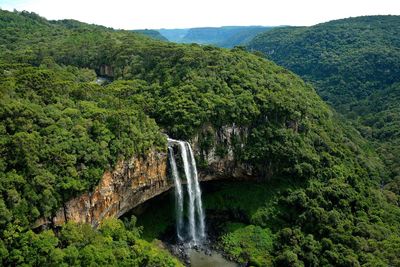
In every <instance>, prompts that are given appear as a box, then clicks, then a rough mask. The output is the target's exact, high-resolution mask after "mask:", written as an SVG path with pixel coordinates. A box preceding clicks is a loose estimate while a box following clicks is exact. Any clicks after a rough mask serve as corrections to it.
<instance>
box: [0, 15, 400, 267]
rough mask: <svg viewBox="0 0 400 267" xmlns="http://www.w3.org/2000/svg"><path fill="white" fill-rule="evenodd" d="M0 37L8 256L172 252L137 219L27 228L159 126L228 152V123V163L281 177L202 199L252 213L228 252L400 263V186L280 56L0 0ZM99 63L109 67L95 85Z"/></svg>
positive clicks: (155, 261)
mask: <svg viewBox="0 0 400 267" xmlns="http://www.w3.org/2000/svg"><path fill="white" fill-rule="evenodd" d="M395 38H396V37H393V39H395ZM0 46H1V47H0V48H1V49H0V94H1V98H0V118H1V124H0V144H1V146H0V155H1V157H0V240H1V242H0V257H1V259H2V261H3V262H2V263H3V265H11V264H13V265H24V264H25V265H45V266H60V265H61V266H62V265H63V264H64V265H75V266H79V265H85V266H97V265H118V264H119V265H124V266H146V265H147V266H174V265H177V264H178V263H177V262H176V261H175V260H174V259H171V258H170V257H169V256H168V255H167V254H165V252H160V250H158V249H156V248H155V247H154V245H151V244H149V243H147V242H145V241H143V240H141V239H140V238H139V236H140V232H141V229H138V228H136V227H135V226H134V225H135V222H134V221H131V222H130V223H128V224H127V225H129V227H128V226H125V225H123V224H122V223H121V222H120V221H115V220H113V219H111V220H110V221H109V220H106V221H104V222H103V224H102V226H101V227H100V228H99V229H98V230H94V229H92V228H91V227H90V226H88V225H75V224H72V223H70V224H67V225H65V226H64V227H63V228H62V229H61V230H60V232H59V233H57V234H55V233H54V232H52V231H50V230H48V231H43V232H41V233H38V234H36V233H34V232H32V231H31V230H29V229H30V226H31V225H33V224H34V222H35V221H36V220H37V219H38V218H41V217H52V216H53V215H54V213H55V212H56V211H57V210H58V208H59V207H60V206H61V205H62V204H63V203H64V202H65V201H67V200H68V199H69V198H71V197H73V196H75V195H76V194H79V193H81V192H84V191H88V190H90V189H91V188H93V187H94V186H95V185H96V184H97V182H98V181H99V179H100V178H101V175H102V174H103V172H104V171H105V170H107V169H110V168H113V167H114V165H115V164H116V162H117V161H118V159H120V158H123V157H130V156H132V155H135V154H136V155H140V154H145V153H146V152H147V151H148V150H149V149H159V150H162V149H165V136H164V135H163V134H162V132H165V133H168V134H169V135H170V136H172V137H174V138H182V139H187V140H188V139H191V138H196V137H198V141H199V144H200V147H201V149H203V150H211V149H212V148H213V147H216V148H218V149H217V151H216V152H217V154H218V155H219V156H226V155H228V152H229V150H228V148H227V144H221V143H218V142H213V141H210V136H214V135H215V134H217V135H218V134H220V133H221V129H225V128H226V127H227V126H235V127H236V129H241V130H242V132H241V133H239V134H238V135H235V138H237V139H235V140H231V141H232V143H233V144H234V155H233V157H234V160H235V164H236V165H245V166H248V167H249V168H251V170H252V171H253V173H254V174H256V175H257V176H258V177H259V178H260V180H262V181H263V182H264V183H266V185H271V186H272V185H273V183H270V184H268V182H271V180H272V179H273V178H274V177H276V178H277V177H287V178H285V179H287V180H288V181H290V182H288V185H285V184H282V188H281V187H279V186H277V187H276V188H275V189H274V190H270V191H269V190H265V188H261V189H260V188H258V189H256V190H254V192H253V195H252V194H251V190H247V189H245V188H243V189H241V190H238V189H235V190H232V192H236V194H237V196H235V197H232V198H230V199H231V201H230V200H229V198H228V200H227V201H226V199H225V198H221V196H214V199H215V200H213V201H211V202H209V201H208V202H207V201H206V206H207V207H209V208H212V207H214V208H215V209H224V206H225V205H226V206H227V209H228V210H229V209H230V205H231V206H233V207H235V208H236V209H237V210H239V211H244V213H245V214H246V215H247V218H246V220H247V221H246V222H245V223H246V224H249V225H250V224H251V226H243V227H242V226H241V225H236V226H238V227H237V228H236V229H231V230H232V231H231V232H229V233H227V234H226V236H225V238H224V239H222V240H223V242H225V244H226V246H225V247H226V249H227V250H228V253H229V251H232V255H235V257H237V258H238V259H240V260H243V261H244V260H251V262H252V263H253V264H256V265H261V266H262V265H264V264H265V265H268V264H270V263H271V261H273V263H274V264H276V265H279V264H282V265H292V266H295V265H298V266H301V265H337V266H340V265H342V266H349V265H357V264H365V265H367V266H368V265H370V266H372V265H374V264H375V265H384V264H387V265H396V264H398V255H399V253H398V247H399V245H398V242H399V239H398V238H397V236H398V235H399V228H400V227H399V223H398V220H396V218H398V216H399V208H398V206H396V205H397V201H398V199H397V198H396V195H393V193H392V194H391V192H390V191H388V189H392V188H398V184H396V183H393V184H391V185H390V186H389V185H388V187H386V188H385V189H378V187H377V185H378V184H379V183H380V182H381V180H382V179H384V178H385V176H384V172H383V171H382V164H381V162H380V161H379V159H377V157H376V155H375V154H374V152H373V151H372V150H371V149H370V147H369V146H368V144H367V143H365V141H364V140H363V138H362V137H361V136H360V135H359V134H358V133H357V131H355V130H354V128H352V127H351V126H349V125H348V124H346V123H344V122H342V121H341V118H339V117H338V116H337V115H335V113H334V112H333V111H332V110H330V109H329V107H328V106H327V105H326V104H325V103H324V102H323V101H322V100H321V99H320V98H319V97H318V96H317V94H316V93H315V91H314V89H313V88H312V87H311V86H309V85H307V84H306V83H304V82H303V81H302V80H301V79H299V78H298V77H297V76H296V75H294V74H292V73H290V72H289V71H287V70H285V69H283V68H281V67H278V66H277V65H275V64H274V63H271V62H269V61H267V60H265V59H262V58H260V57H258V56H255V55H252V54H250V53H247V52H246V51H244V50H243V49H242V48H240V47H238V48H235V49H232V50H225V49H218V48H215V47H211V46H199V45H177V44H172V43H167V42H159V41H156V40H152V39H150V38H147V37H144V36H142V35H140V34H135V33H132V32H128V31H115V30H112V29H107V28H104V27H99V26H94V25H87V24H84V23H80V22H77V21H72V20H64V21H47V20H45V19H43V18H41V17H39V16H38V15H36V14H33V13H28V12H21V13H19V12H13V13H12V12H7V11H0ZM389 53H391V52H390V51H389ZM373 58H375V57H373ZM396 64H397V63H396V62H395V61H394V62H391V63H390V66H397V65H396ZM395 69H397V68H395ZM94 72H96V73H97V74H102V75H107V76H109V78H110V82H109V83H108V84H107V85H104V86H100V85H98V84H96V83H95V82H94V81H93V80H94V78H95V75H94ZM389 76H390V75H389ZM390 77H392V76H390ZM395 77H398V76H397V75H394V76H393V77H392V78H393V79H395ZM384 82H385V81H381V80H379V81H378V82H377V83H378V84H380V83H384ZM391 118H392V119H394V120H395V118H396V117H395V114H394V115H389V114H388V116H387V120H390V119H391ZM371 122H372V123H374V124H375V122H374V121H373V119H372V120H371ZM378 124H379V125H381V122H378ZM224 127H225V128H224ZM392 127H393V128H390V129H388V130H385V133H386V132H389V133H390V134H387V135H386V137H387V138H391V137H392V136H396V132H395V131H394V130H395V129H396V128H395V126H392ZM232 128H233V127H232ZM378 128H379V127H378ZM368 131H369V129H366V132H368ZM374 134H377V133H374ZM378 134H379V135H380V134H381V133H378ZM201 155H202V156H203V157H202V159H201V162H202V164H201V166H207V159H206V158H205V157H204V151H202V152H201ZM201 155H200V157H201ZM393 190H394V189H393ZM232 192H229V190H227V194H228V195H229V193H232ZM268 193H271V194H272V196H269V195H268ZM252 198H253V199H252ZM247 204H248V205H249V206H246V205H247ZM166 223H167V222H166ZM166 223H165V224H166ZM163 228H164V229H165V227H164V226H163ZM272 236H275V238H274V239H272ZM271 240H274V241H273V244H272V248H271V243H272V241H271ZM236 241H238V242H239V244H242V245H243V246H241V247H240V248H239V247H237V246H236V244H235V242H236ZM272 257H273V258H272Z"/></svg>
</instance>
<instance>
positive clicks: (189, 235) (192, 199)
mask: <svg viewBox="0 0 400 267" xmlns="http://www.w3.org/2000/svg"><path fill="white" fill-rule="evenodd" d="M174 146H177V147H178V148H179V151H180V154H181V158H182V163H183V169H184V174H185V177H186V180H185V181H186V185H187V196H188V202H187V203H188V205H187V209H188V211H187V215H188V221H189V223H188V227H185V225H184V207H185V205H184V190H183V186H182V184H183V181H182V180H181V178H180V175H179V171H178V167H177V164H176V158H175V153H174V149H173V148H174ZM168 151H169V161H170V166H171V172H172V178H173V179H174V184H175V209H176V233H177V237H178V240H179V241H181V242H182V241H189V244H190V245H195V246H196V245H199V244H201V243H202V242H203V241H204V240H205V238H206V233H205V215H204V210H203V204H202V202H201V190H200V185H199V178H198V174H197V167H196V161H195V158H194V154H193V151H192V148H191V147H190V144H189V143H188V142H185V141H180V140H174V139H170V138H168ZM185 228H188V229H187V231H185Z"/></svg>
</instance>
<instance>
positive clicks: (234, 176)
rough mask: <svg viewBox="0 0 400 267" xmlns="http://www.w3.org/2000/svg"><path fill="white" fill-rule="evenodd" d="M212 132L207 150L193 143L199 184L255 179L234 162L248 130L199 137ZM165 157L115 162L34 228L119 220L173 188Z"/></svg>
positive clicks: (227, 128) (152, 155)
mask: <svg viewBox="0 0 400 267" xmlns="http://www.w3.org/2000/svg"><path fill="white" fill-rule="evenodd" d="M204 132H208V133H209V132H212V134H211V135H210V138H212V139H213V140H214V141H213V144H212V145H211V147H209V148H208V149H202V148H200V145H199V136H196V137H195V138H194V139H193V140H192V142H191V143H192V146H193V149H194V152H195V154H196V157H197V158H198V159H200V160H201V161H203V162H205V163H206V166H203V168H201V169H200V173H199V174H200V175H199V178H200V181H208V180H220V179H229V180H250V179H256V177H257V176H256V175H255V172H254V170H253V168H252V166H250V165H246V164H243V163H239V162H237V161H236V159H235V153H234V146H233V143H232V140H233V138H235V140H241V141H243V139H244V138H245V137H246V135H247V129H245V128H239V127H236V126H235V125H231V126H224V127H221V128H220V129H218V130H214V129H212V128H211V127H210V126H208V127H204V128H203V130H202V131H201V132H200V134H204ZM221 145H222V146H224V147H225V149H226V153H225V154H224V155H220V154H218V153H217V151H216V148H217V147H218V146H221ZM167 162H168V159H167V153H166V151H165V152H159V151H156V150H151V151H150V152H149V153H148V154H147V155H146V156H145V157H132V158H130V159H129V160H122V161H120V162H118V164H117V165H116V167H115V168H114V170H113V171H106V172H105V173H104V174H103V177H102V179H101V180H100V182H99V184H98V185H97V186H96V187H95V189H94V190H93V192H90V193H85V194H83V195H81V196H79V197H76V198H73V199H71V200H69V201H68V202H66V203H65V204H64V205H63V207H62V208H61V209H60V210H59V211H58V212H57V213H56V215H55V217H54V218H52V219H41V220H39V221H37V222H36V227H37V226H41V225H44V224H49V223H50V224H52V225H54V226H59V225H62V224H64V223H66V222H68V221H74V222H79V223H89V224H91V225H93V226H94V227H96V226H97V225H99V223H101V221H102V220H103V219H105V218H108V217H117V218H118V217H120V216H122V215H123V214H125V213H126V212H128V211H129V210H131V209H132V208H134V207H136V206H138V205H140V204H142V203H143V202H145V201H147V200H149V199H151V198H153V197H155V196H157V195H159V194H161V193H163V192H165V191H167V190H169V189H170V188H171V187H173V181H172V179H169V178H168V174H167V165H168V163H167Z"/></svg>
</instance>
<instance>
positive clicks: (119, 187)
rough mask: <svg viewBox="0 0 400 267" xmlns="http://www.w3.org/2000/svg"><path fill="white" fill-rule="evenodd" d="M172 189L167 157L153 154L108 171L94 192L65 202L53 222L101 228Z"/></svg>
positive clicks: (163, 154)
mask: <svg viewBox="0 0 400 267" xmlns="http://www.w3.org/2000/svg"><path fill="white" fill-rule="evenodd" d="M171 186H172V184H171V181H170V180H169V179H168V178H167V154H166V153H160V152H156V151H151V152H150V153H149V154H148V155H147V156H146V158H137V157H133V158H131V159H129V160H126V161H120V162H119V163H118V164H117V166H116V167H115V169H114V170H113V171H111V172H110V171H106V172H105V173H104V175H103V177H102V179H101V181H100V183H99V185H98V186H96V188H95V189H94V191H93V192H91V193H85V194H83V195H81V196H79V197H76V198H74V199H71V200H70V201H68V202H67V203H65V205H64V207H63V208H61V209H60V210H59V211H58V212H57V214H56V216H55V217H54V218H53V223H54V225H61V224H63V223H65V222H66V221H75V222H84V223H90V224H92V225H93V226H97V225H98V224H99V223H100V222H101V221H102V220H103V219H104V218H107V217H120V216H121V215H123V214H124V213H126V212H127V211H129V210H130V209H132V208H134V207H135V206H137V205H139V204H141V203H143V202H145V201H146V200H148V199H151V198H153V197H154V196H156V195H158V194H160V193H162V192H165V191H166V190H168V189H170V188H171Z"/></svg>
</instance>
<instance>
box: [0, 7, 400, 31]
mask: <svg viewBox="0 0 400 267" xmlns="http://www.w3.org/2000/svg"><path fill="white" fill-rule="evenodd" d="M0 8H1V9H6V10H11V11H12V10H14V9H16V10H18V11H22V10H27V11H33V12H35V13H38V14H39V15H41V16H43V17H45V18H47V19H76V20H79V21H83V22H88V23H95V24H99V25H104V26H108V27H113V28H117V29H145V28H147V29H158V28H188V27H201V26H224V25H265V26H276V25H303V26H308V25H314V24H317V23H320V22H325V21H329V20H333V19H339V18H347V17H355V16H362V15H388V14H391V15H400V0H376V1H373V0H274V1H271V0H107V1H103V0H0Z"/></svg>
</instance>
